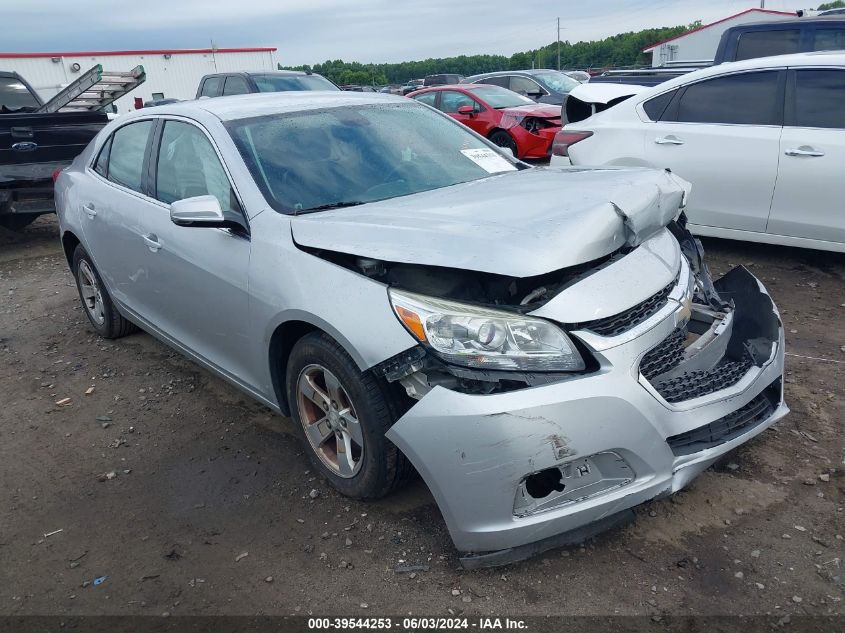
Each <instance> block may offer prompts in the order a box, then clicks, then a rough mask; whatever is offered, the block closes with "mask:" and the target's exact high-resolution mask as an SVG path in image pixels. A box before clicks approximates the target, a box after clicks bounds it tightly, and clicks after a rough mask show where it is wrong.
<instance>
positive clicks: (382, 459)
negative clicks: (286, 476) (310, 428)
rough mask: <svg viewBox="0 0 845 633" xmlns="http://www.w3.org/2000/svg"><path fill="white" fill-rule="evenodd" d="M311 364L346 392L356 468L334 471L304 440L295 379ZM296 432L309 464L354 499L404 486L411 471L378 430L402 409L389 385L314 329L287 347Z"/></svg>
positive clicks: (385, 427)
mask: <svg viewBox="0 0 845 633" xmlns="http://www.w3.org/2000/svg"><path fill="white" fill-rule="evenodd" d="M315 366H319V367H322V368H324V369H327V370H328V371H330V372H331V373H332V374H333V375H334V377H336V378H337V380H338V381H339V383H340V385H341V387H342V388H343V389H344V390H345V392H346V394H348V397H349V400H350V401H351V405H352V407H354V411H355V414H356V417H357V419H358V421H359V424H360V427H361V431H362V436H363V450H362V456H361V458H360V466H359V470H357V472H356V474H354V475H352V476H347V477H342V476H339V475H338V474H337V473H336V472H335V471H334V470H332V469H331V468H329V466H327V465H326V464H324V463H323V461H322V459H321V457H320V456H319V455H318V454H317V451H316V450H315V448H313V447H312V445H311V443H310V442H309V440H308V438H307V436H306V432H305V428H304V426H305V425H304V424H303V421H302V420H303V418H304V417H305V418H306V419H307V416H308V415H309V412H303V411H301V410H300V404H299V398H298V394H299V387H298V384H299V380H300V377H301V375H302V374H303V372H305V371H307V370H308V368H313V367H315ZM285 388H286V391H287V396H288V402H289V403H290V408H291V417H292V418H293V422H294V427H295V428H296V433H297V434H298V435H299V438H300V440H301V442H302V446H303V448H304V449H305V452H306V453H307V454H308V457H309V459H310V460H311V463H312V464H313V465H314V467H315V468H316V469H317V470H318V471H319V472H320V473H321V474H322V475H323V477H325V478H326V479H327V480H328V482H329V483H330V484H331V485H332V487H334V488H335V489H336V490H337V491H338V492H340V493H341V494H343V495H346V496H347V497H352V498H354V499H377V498H379V497H383V496H384V495H386V494H388V493H389V492H391V491H393V490H396V489H398V488H400V487H401V486H403V485H405V484H406V483H407V482H408V480H409V479H410V478H411V477H412V475H413V473H414V470H413V467H412V466H411V464H410V462H409V461H408V460H407V458H406V457H405V456H404V455H403V454H402V452H401V451H400V450H399V449H398V448H396V446H395V445H394V444H393V443H392V442H390V440H388V439H387V438H386V437H385V436H384V434H385V432H386V431H387V430H388V429H389V428H390V426H391V425H392V424H393V423H394V422H395V421H396V420H397V419H398V418H399V416H400V415H401V414H402V413H403V412H404V410H405V409H406V408H407V406H405V403H404V402H403V401H402V400H401V399H400V396H399V394H398V393H397V391H396V390H394V388H393V386H392V385H390V384H388V383H387V382H385V381H384V380H383V379H381V378H378V377H376V376H374V375H373V374H372V373H370V372H363V373H362V372H361V371H360V370H359V369H358V367H357V365H355V363H354V361H353V360H352V359H351V358H350V356H349V354H347V353H346V351H345V350H344V349H343V348H342V347H341V346H340V345H338V344H337V343H336V342H335V341H334V340H333V339H332V338H331V337H329V336H328V335H326V334H323V333H320V332H312V333H310V334H306V335H305V336H303V337H302V338H301V339H300V340H299V341H297V343H296V344H295V345H294V347H293V349H292V350H291V353H290V357H289V359H288V364H287V376H286V380H285Z"/></svg>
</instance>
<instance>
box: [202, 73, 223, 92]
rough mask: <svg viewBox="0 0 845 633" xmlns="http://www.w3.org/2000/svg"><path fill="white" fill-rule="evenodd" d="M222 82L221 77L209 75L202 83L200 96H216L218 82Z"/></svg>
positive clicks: (218, 87)
mask: <svg viewBox="0 0 845 633" xmlns="http://www.w3.org/2000/svg"><path fill="white" fill-rule="evenodd" d="M222 83H223V77H209V78H208V79H206V80H205V82H203V84H202V92H201V93H200V96H201V97H216V96H217V95H219V94H220V84H222Z"/></svg>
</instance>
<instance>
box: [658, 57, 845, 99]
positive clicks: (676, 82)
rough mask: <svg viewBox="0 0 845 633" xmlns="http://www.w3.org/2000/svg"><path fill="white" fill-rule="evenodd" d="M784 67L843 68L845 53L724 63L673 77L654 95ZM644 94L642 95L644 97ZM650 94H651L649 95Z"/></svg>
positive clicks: (659, 85) (759, 58) (660, 85)
mask: <svg viewBox="0 0 845 633" xmlns="http://www.w3.org/2000/svg"><path fill="white" fill-rule="evenodd" d="M786 66H790V67H794V66H845V51H814V52H811V53H792V54H789V55H775V56H773V57H757V58H754V59H744V60H742V61H738V62H726V63H724V64H718V65H717V66H709V67H707V68H702V69H701V70H695V71H693V72H691V73H687V74H684V75H681V76H679V77H674V78H672V79H670V80H668V81H666V82H664V83H661V84H658V85H656V86H654V88H653V89H652V90H653V91H654V93H655V94H656V93H658V92H663V91H664V90H666V89H669V88H674V87H676V86H683V85H685V84H687V83H689V82H690V81H695V80H697V79H704V78H706V77H712V76H715V75H723V74H726V73H730V72H736V71H742V70H764V69H766V68H784V67H786ZM645 94H646V93H643V95H645ZM649 94H651V93H649Z"/></svg>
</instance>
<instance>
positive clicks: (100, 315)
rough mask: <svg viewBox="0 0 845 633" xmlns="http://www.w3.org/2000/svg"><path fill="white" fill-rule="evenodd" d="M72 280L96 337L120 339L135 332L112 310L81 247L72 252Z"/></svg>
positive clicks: (111, 303) (129, 323)
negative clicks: (74, 279)
mask: <svg viewBox="0 0 845 633" xmlns="http://www.w3.org/2000/svg"><path fill="white" fill-rule="evenodd" d="M73 276H74V277H75V278H76V288H77V290H79V298H80V299H81V300H82V307H83V308H84V310H85V314H86V315H87V316H88V320H89V321H91V325H93V326H94V329H95V330H96V331H97V334H99V335H100V336H102V337H103V338H120V337H121V336H126V335H127V334H131V333H132V332H134V331H136V330H137V329H138V327H137V326H136V325H135V324H134V323H132V322H131V321H129V320H127V319H125V318H124V317H123V316H121V314H120V313H119V312H118V311H117V308H115V307H114V303H113V302H112V300H111V297H110V296H109V293H108V291H107V290H106V287H105V285H103V280H102V279H101V278H100V275H99V273H97V269H96V268H95V267H94V262H92V261H91V256H90V255H88V253H87V252H86V250H85V249H84V248H82V245H81V244H80V245H79V246H77V247H76V250H75V251H73Z"/></svg>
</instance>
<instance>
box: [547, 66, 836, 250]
mask: <svg viewBox="0 0 845 633" xmlns="http://www.w3.org/2000/svg"><path fill="white" fill-rule="evenodd" d="M553 152H554V155H553V158H552V164H570V162H571V164H573V165H648V166H654V167H667V168H669V169H671V170H672V171H673V172H675V173H677V174H678V175H679V176H681V177H683V178H684V179H686V180H688V181H690V182H691V183H692V184H693V188H692V194H691V195H690V198H689V203H688V206H687V215H688V216H689V221H690V224H689V227H690V229H691V230H692V231H693V232H694V233H698V234H700V235H711V236H716V237H726V238H734V239H743V240H749V241H754V242H767V243H771V244H784V245H788V246H803V247H809V248H818V249H824V250H832V251H840V252H842V251H845V212H843V200H845V178H843V175H842V166H843V164H845V52H841V51H839V52H830V53H828V52H825V53H804V54H799V55H781V56H777V57H767V58H763V59H752V60H747V61H742V62H735V63H731V64H721V65H719V66H715V67H712V68H707V69H704V70H700V71H696V72H693V73H690V74H688V75H684V76H683V77H678V78H676V79H673V80H671V81H667V82H666V83H664V84H661V85H659V86H656V87H654V88H652V89H650V90H647V91H645V92H642V93H639V94H637V95H635V96H633V97H631V98H630V99H628V100H627V101H624V102H622V103H621V104H619V105H617V106H615V107H613V108H610V109H608V110H605V111H604V112H601V113H599V114H597V115H594V116H592V117H591V118H589V119H586V120H584V121H579V122H578V123H576V124H573V125H572V126H567V127H565V128H564V129H563V130H562V131H561V133H560V134H559V135H558V138H557V139H556V140H555V145H554V147H553Z"/></svg>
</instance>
